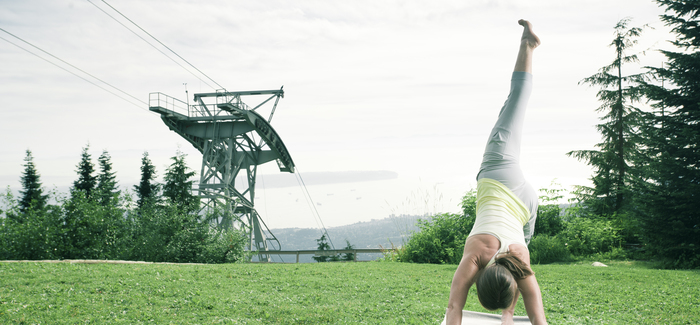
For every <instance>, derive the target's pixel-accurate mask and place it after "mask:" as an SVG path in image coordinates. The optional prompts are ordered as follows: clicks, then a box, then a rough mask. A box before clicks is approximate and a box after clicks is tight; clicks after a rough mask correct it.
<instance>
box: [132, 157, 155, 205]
mask: <svg viewBox="0 0 700 325" xmlns="http://www.w3.org/2000/svg"><path fill="white" fill-rule="evenodd" d="M155 179H156V167H155V166H153V162H151V158H150V157H148V152H144V153H143V157H142V158H141V181H140V182H139V184H138V185H134V190H135V191H136V196H138V200H137V201H136V204H137V205H138V207H139V208H141V207H143V206H144V205H145V204H146V203H147V202H151V203H156V202H157V201H158V196H159V195H160V193H159V192H160V185H159V184H158V183H156V182H155Z"/></svg>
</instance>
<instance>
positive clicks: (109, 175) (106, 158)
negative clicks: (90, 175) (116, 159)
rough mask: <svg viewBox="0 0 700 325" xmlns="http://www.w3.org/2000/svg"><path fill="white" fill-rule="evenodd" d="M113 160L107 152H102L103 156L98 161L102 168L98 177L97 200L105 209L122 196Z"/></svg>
mask: <svg viewBox="0 0 700 325" xmlns="http://www.w3.org/2000/svg"><path fill="white" fill-rule="evenodd" d="M111 160H112V157H111V156H110V155H109V153H108V152H107V150H104V151H102V155H100V157H99V158H98V159H97V161H98V162H99V166H100V172H99V174H98V175H97V195H98V198H97V199H98V201H99V203H100V204H101V205H102V206H104V207H107V206H111V205H113V204H114V203H115V200H116V199H117V198H118V197H119V194H120V191H119V189H118V186H117V181H116V179H117V176H116V173H115V172H114V171H112V161H111Z"/></svg>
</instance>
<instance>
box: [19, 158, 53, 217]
mask: <svg viewBox="0 0 700 325" xmlns="http://www.w3.org/2000/svg"><path fill="white" fill-rule="evenodd" d="M24 161H25V163H24V172H22V177H21V178H20V182H21V183H22V189H21V190H20V191H19V193H20V195H21V198H20V200H19V209H20V212H21V214H24V213H26V212H27V210H29V209H30V208H33V209H34V210H42V209H43V208H44V207H45V206H46V201H47V200H48V195H44V194H43V193H44V190H43V189H42V188H41V181H40V180H39V172H38V171H37V170H36V167H35V166H34V157H33V156H32V152H31V151H30V150H27V156H26V157H25V158H24Z"/></svg>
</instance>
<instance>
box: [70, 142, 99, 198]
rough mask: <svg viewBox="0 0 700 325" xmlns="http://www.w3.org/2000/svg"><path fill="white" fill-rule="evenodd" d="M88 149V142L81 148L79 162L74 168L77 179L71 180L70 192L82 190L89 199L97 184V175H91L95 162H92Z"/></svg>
mask: <svg viewBox="0 0 700 325" xmlns="http://www.w3.org/2000/svg"><path fill="white" fill-rule="evenodd" d="M89 149H90V145H89V144H88V145H86V146H85V148H83V153H82V155H81V159H80V163H79V164H78V166H77V167H78V170H76V172H77V173H78V179H77V180H76V181H75V182H73V187H72V188H71V192H74V191H83V193H84V195H85V197H86V198H88V199H91V198H92V194H93V193H92V192H93V191H94V190H95V187H96V186H97V177H96V176H94V175H93V173H94V172H95V164H93V162H92V156H90V153H89V152H88V150H89Z"/></svg>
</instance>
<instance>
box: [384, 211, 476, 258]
mask: <svg viewBox="0 0 700 325" xmlns="http://www.w3.org/2000/svg"><path fill="white" fill-rule="evenodd" d="M473 226H474V217H464V216H462V215H459V214H453V213H443V214H438V215H436V216H434V217H433V218H432V219H431V220H429V221H426V220H418V227H419V228H420V231H419V232H416V233H414V234H413V235H412V236H411V239H409V241H408V243H406V245H405V246H404V247H403V248H402V249H401V250H399V251H398V255H399V260H400V261H402V262H412V263H434V264H459V261H460V260H461V259H462V253H463V251H464V241H465V240H466V239H467V236H468V235H469V231H471V228H472V227H473Z"/></svg>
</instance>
